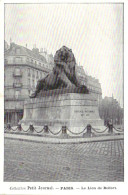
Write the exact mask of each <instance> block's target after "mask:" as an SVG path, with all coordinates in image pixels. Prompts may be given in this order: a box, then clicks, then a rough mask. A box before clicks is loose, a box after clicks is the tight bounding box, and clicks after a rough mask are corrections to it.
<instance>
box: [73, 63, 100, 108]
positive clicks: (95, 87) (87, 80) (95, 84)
mask: <svg viewBox="0 0 128 195" xmlns="http://www.w3.org/2000/svg"><path fill="white" fill-rule="evenodd" d="M76 73H77V76H78V77H79V79H80V81H81V83H82V84H83V85H85V86H87V88H88V89H89V91H90V93H92V94H95V96H96V97H97V100H98V106H99V105H100V103H101V101H102V90H101V84H100V83H99V80H98V79H95V78H94V77H92V76H88V75H87V74H86V73H85V71H84V69H83V66H78V65H77V66H76Z"/></svg>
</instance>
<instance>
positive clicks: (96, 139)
mask: <svg viewBox="0 0 128 195" xmlns="http://www.w3.org/2000/svg"><path fill="white" fill-rule="evenodd" d="M4 137H5V139H12V140H19V141H28V142H37V143H50V144H74V143H88V142H102V141H114V140H122V139H124V135H110V136H109V135H108V136H102V137H101V136H99V137H88V138H83V137H82V138H66V137H65V138H64V137H63V138H62V137H61V138H52V137H43V136H35V135H28V134H27V135H23V134H14V133H13V134H12V133H8V132H6V133H5V134H4Z"/></svg>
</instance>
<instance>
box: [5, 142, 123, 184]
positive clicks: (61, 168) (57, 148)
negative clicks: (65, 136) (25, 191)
mask: <svg viewBox="0 0 128 195" xmlns="http://www.w3.org/2000/svg"><path fill="white" fill-rule="evenodd" d="M123 144H124V142H123V140H115V141H102V142H91V143H81V144H44V143H35V142H27V141H19V140H11V139H5V156H4V159H5V162H4V181H8V182H11V181H15V182H20V181H21V182H22V181H24V182H27V181H28V182H29V181H33V182H35V181H38V182H39V181H40V182H55V181H58V182H68V181H70V182H71V181H73V182H81V181H83V182H87V181H88V182H93V181H110V182H111V181H123V180H124V146H123Z"/></svg>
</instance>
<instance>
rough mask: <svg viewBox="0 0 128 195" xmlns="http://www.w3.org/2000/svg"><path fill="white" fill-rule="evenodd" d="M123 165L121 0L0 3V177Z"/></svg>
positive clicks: (58, 175) (92, 171) (82, 177)
mask: <svg viewBox="0 0 128 195" xmlns="http://www.w3.org/2000/svg"><path fill="white" fill-rule="evenodd" d="M124 172H125V171H124V4H123V3H73V2H72V3H5V4H4V179H3V180H4V182H124ZM46 186H47V185H46V184H45V187H44V186H41V185H38V187H37V186H35V189H34V186H30V185H27V186H26V187H25V190H28V188H30V190H44V189H43V188H46ZM67 186H68V187H69V186H70V187H69V188H71V189H70V190H73V189H74V190H78V192H79V191H80V190H84V188H85V192H86V190H87V189H88V188H89V187H84V186H83V185H81V187H78V188H77V185H76V186H73V187H72V186H71V185H70V184H69V185H68V184H67ZM60 188H64V187H63V185H62V186H61V187H59V189H57V188H55V187H54V186H51V189H50V190H51V191H52V190H64V189H60ZM72 188H73V189H72ZM82 188H83V189H82ZM111 188H115V189H116V187H115V186H114V185H112V187H108V185H107V186H102V189H111ZM12 190H13V189H12ZM20 193H21V192H20Z"/></svg>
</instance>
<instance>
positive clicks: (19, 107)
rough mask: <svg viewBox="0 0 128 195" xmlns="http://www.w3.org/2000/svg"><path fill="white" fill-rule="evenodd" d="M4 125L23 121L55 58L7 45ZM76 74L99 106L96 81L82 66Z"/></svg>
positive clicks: (100, 92)
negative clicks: (27, 101)
mask: <svg viewBox="0 0 128 195" xmlns="http://www.w3.org/2000/svg"><path fill="white" fill-rule="evenodd" d="M4 65H5V68H4V72H5V77H4V80H5V82H4V83H5V84H4V85H5V90H4V94H5V123H12V124H17V123H18V122H19V120H21V118H22V117H23V107H24V101H25V99H27V98H29V95H30V94H31V92H32V90H33V89H35V87H36V84H37V81H38V80H39V79H41V78H44V77H45V76H46V75H47V74H48V73H49V72H50V71H52V69H53V67H54V58H53V55H52V54H48V53H47V51H46V49H41V50H40V51H39V49H38V48H36V46H34V48H33V49H32V50H30V49H28V48H27V45H26V47H23V46H20V45H17V44H15V43H10V46H9V45H8V44H7V42H6V41H5V55H4ZM76 74H77V76H78V77H79V79H80V80H81V83H82V84H85V85H86V86H87V87H88V88H89V90H90V92H91V93H94V94H95V95H96V96H97V98H98V102H99V100H100V99H101V97H102V91H101V86H100V83H99V81H98V80H97V79H95V78H93V77H91V76H88V75H86V74H85V72H84V69H83V67H82V66H78V65H77V66H76Z"/></svg>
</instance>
